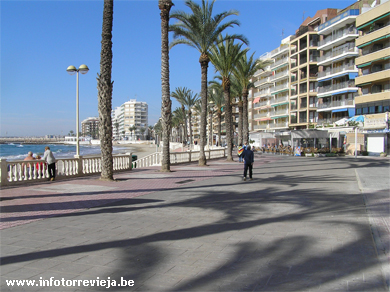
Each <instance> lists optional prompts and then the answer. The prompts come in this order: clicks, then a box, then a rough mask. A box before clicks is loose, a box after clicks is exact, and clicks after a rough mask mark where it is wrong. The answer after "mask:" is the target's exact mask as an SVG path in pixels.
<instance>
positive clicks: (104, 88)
mask: <svg viewBox="0 0 390 292" xmlns="http://www.w3.org/2000/svg"><path fill="white" fill-rule="evenodd" d="M113 13H114V0H104V9H103V28H102V48H101V52H100V74H98V77H97V83H98V84H97V87H98V110H99V137H100V149H101V152H102V172H101V175H100V179H102V180H114V167H113V161H112V121H111V109H112V88H113V83H114V82H112V81H111V71H112V23H113Z"/></svg>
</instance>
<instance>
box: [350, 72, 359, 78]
mask: <svg viewBox="0 0 390 292" xmlns="http://www.w3.org/2000/svg"><path fill="white" fill-rule="evenodd" d="M348 75H349V76H348V77H349V79H355V78H356V77H357V76H358V73H355V72H354V73H349V74H348Z"/></svg>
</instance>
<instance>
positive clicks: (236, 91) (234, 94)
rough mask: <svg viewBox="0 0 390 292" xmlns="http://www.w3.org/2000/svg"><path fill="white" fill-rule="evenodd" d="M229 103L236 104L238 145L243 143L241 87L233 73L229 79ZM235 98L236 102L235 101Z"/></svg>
mask: <svg viewBox="0 0 390 292" xmlns="http://www.w3.org/2000/svg"><path fill="white" fill-rule="evenodd" d="M230 83H231V86H230V95H231V103H232V105H233V104H236V105H237V106H238V130H237V132H238V145H240V144H243V131H242V127H243V122H242V121H243V106H242V104H243V103H242V87H241V84H240V83H239V82H238V80H237V79H236V78H235V77H234V75H233V76H232V77H231V79H230ZM236 100H237V103H236Z"/></svg>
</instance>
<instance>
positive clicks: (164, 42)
mask: <svg viewBox="0 0 390 292" xmlns="http://www.w3.org/2000/svg"><path fill="white" fill-rule="evenodd" d="M172 6H173V3H172V1H170V0H159V1H158V8H159V9H160V10H161V12H160V17H161V95H162V97H161V99H162V102H161V118H162V140H163V153H162V161H161V171H164V172H168V171H170V170H171V163H170V157H169V135H170V133H171V122H172V101H171V92H170V88H169V48H168V43H169V40H168V26H169V11H170V10H171V7H172Z"/></svg>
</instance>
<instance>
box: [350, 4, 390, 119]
mask: <svg viewBox="0 0 390 292" xmlns="http://www.w3.org/2000/svg"><path fill="white" fill-rule="evenodd" d="M381 2H383V3H382V4H381V5H377V6H375V7H364V8H363V9H362V12H363V13H362V14H361V15H359V16H358V17H357V18H356V26H357V29H358V30H359V32H360V36H359V38H358V39H357V40H356V46H357V47H358V48H359V50H360V55H359V57H358V58H356V60H355V62H356V65H357V67H358V68H359V76H358V77H357V78H356V85H357V86H359V88H360V89H361V94H360V95H359V96H357V97H356V105H355V106H356V113H357V114H359V115H361V114H363V115H365V114H379V113H384V112H388V111H390V109H389V106H390V49H389V47H390V12H389V11H390V1H386V2H384V1H381Z"/></svg>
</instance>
